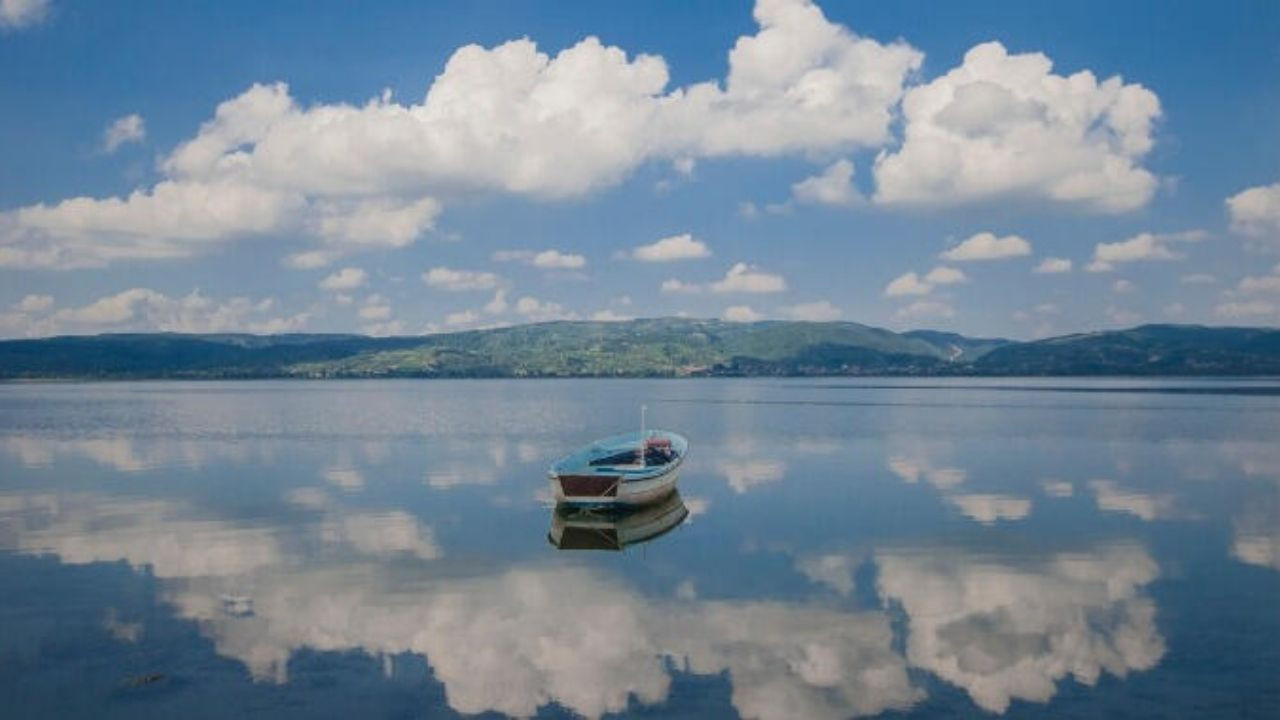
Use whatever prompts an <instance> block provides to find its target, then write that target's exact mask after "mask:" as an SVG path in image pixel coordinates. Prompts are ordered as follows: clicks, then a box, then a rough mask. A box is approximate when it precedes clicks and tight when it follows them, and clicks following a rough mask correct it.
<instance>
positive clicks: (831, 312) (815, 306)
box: [783, 300, 844, 322]
mask: <svg viewBox="0 0 1280 720" xmlns="http://www.w3.org/2000/svg"><path fill="white" fill-rule="evenodd" d="M783 312H784V313H785V314H786V315H787V317H790V318H791V319H792V320H804V321H808V322H832V321H834V320H839V319H840V317H841V316H842V315H844V312H843V311H842V310H841V309H840V308H838V307H836V306H835V305H832V304H831V302H830V301H829V300H818V301H816V302H811V303H800V304H798V305H792V306H790V307H787V308H784V309H783Z"/></svg>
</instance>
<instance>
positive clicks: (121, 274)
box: [0, 0, 1280, 338]
mask: <svg viewBox="0 0 1280 720" xmlns="http://www.w3.org/2000/svg"><path fill="white" fill-rule="evenodd" d="M1278 38H1280V3H1276V2H1273V1H1271V0H1229V1H1227V2H1219V3H1189V2H1188V3H1167V2H1126V3H1112V2H1094V1H1091V0H1082V1H1081V2H1072V3H1050V2H1025V1H1011V2H1004V1H1000V2H973V3H938V2H915V1H911V0H907V1H904V2H894V3H870V2H835V1H834V0H827V2H823V3H819V4H814V3H810V2H806V1H805V0H759V2H756V3H750V2H723V1H716V2H702V1H697V2H682V3H649V2H629V3H624V2H616V3H596V2H577V1H569V2H554V3H552V2H530V1H526V0H509V1H503V2H488V1H479V2H465V3H464V2H458V3H420V2H377V3H349V2H338V1H336V0H335V1H327V0H317V1H315V2H302V1H301V0H298V1H289V2H278V3H255V2H190V3H164V2H132V3H121V4H117V3H101V2H75V1H73V0H0V78H3V80H2V81H0V108H2V109H3V110H2V112H0V137H3V139H4V142H3V143H0V337H41V336H48V335H57V334H82V333H98V332H132V331H160V330H163V331H174V332H254V333H272V332H360V333H367V334H373V335H388V334H397V335H398V334H421V333H434V332H449V331H455V330H466V329H474V328H484V327H493V326H502V325H510V324H516V323H525V322H539V321H546V320H555V319H579V320H590V319H595V320H622V319H627V318H633V317H658V316H675V315H682V316H689V317H702V318H723V319H726V320H731V321H752V320H758V319H798V320H821V321H826V320H849V321H855V322H861V323H866V324H870V325H876V326H882V327H889V328H893V329H898V330H902V329H914V328H935V329H941V330H950V331H956V332H961V333H965V334H968V335H980V336H1004V337H1011V338H1036V337H1045V336H1052V335H1057V334H1064V333H1068V332H1080V331H1092V330H1100V329H1107V328H1118V327H1128V326H1133V325H1138V324H1143V323H1165V322H1177V323H1203V324H1213V325H1265V326H1277V325H1280V39H1278Z"/></svg>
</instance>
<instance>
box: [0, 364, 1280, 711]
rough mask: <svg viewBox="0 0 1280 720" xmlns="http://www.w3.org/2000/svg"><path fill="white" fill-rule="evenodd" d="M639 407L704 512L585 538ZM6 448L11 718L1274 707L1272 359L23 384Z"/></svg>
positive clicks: (1277, 578) (3, 410)
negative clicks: (593, 497) (585, 514)
mask: <svg viewBox="0 0 1280 720" xmlns="http://www.w3.org/2000/svg"><path fill="white" fill-rule="evenodd" d="M642 403H643V404H646V405H647V406H648V417H649V423H650V425H651V426H655V427H662V428H667V429H671V430H675V431H677V432H680V433H682V434H684V435H686V436H687V437H688V438H689V440H690V443H691V451H690V454H689V456H688V459H687V462H686V463H685V465H684V468H683V473H682V477H681V480H680V500H679V502H680V503H682V504H683V506H684V510H685V511H687V515H686V513H685V512H681V513H678V514H676V515H672V517H675V518H676V519H679V518H680V517H683V521H682V522H680V523H679V524H678V525H675V526H674V527H670V528H665V527H661V525H662V523H659V524H658V526H657V527H654V528H649V529H648V530H644V529H641V530H637V528H636V527H627V526H624V524H620V521H616V520H613V521H610V520H609V519H607V518H606V519H605V521H604V522H603V523H597V524H596V525H590V523H588V524H587V525H585V526H583V527H578V528H577V532H578V537H585V538H597V539H599V540H600V542H599V543H598V545H599V546H601V547H606V548H607V547H614V548H617V547H619V546H622V547H621V550H616V549H615V550H609V549H601V550H590V549H578V550H562V549H559V548H557V547H556V545H554V544H553V543H552V542H550V541H549V533H551V531H552V530H553V529H555V524H556V523H557V522H559V523H561V527H560V528H559V530H558V532H559V531H563V530H564V529H565V528H564V523H565V520H564V519H563V518H560V519H557V516H556V514H555V513H554V512H553V509H552V508H551V506H550V505H549V502H548V501H549V497H550V494H549V492H548V488H547V482H546V468H547V466H548V465H549V464H550V463H551V462H552V461H553V460H554V459H556V458H557V457H558V456H560V455H563V454H565V453H568V452H570V451H571V450H573V449H575V448H577V447H579V446H581V445H583V444H585V443H587V442H589V441H591V440H592V439H594V438H596V437H600V436H604V435H609V434H613V433H615V432H621V431H626V430H630V429H632V428H634V427H635V426H637V425H638V424H639V407H640V405H641V404H642ZM0 472H2V474H0V708H3V713H2V714H3V715H4V716H5V717H15V718H17V717H22V718H46V717H48V718H71V717H88V716H93V717H125V716H127V717H164V718H170V717H183V718H191V717H221V716H243V715H259V716H269V717H294V716H297V717H318V716H327V717H343V718H346V717H423V716H427V717H443V716H451V715H456V714H475V713H489V714H491V715H513V716H545V717H566V716H577V715H584V716H588V717H597V716H602V715H615V714H616V715H627V716H631V715H636V716H650V717H652V716H661V717H735V716H742V717H753V718H847V717H867V716H878V715H882V714H883V715H889V716H892V717H916V716H920V717H938V716H949V717H962V716H963V717H971V716H976V715H990V716H1003V717H1025V716H1035V717H1042V716H1054V717H1117V716H1141V717H1147V716H1166V717H1167V716H1197V717H1275V716H1276V713H1277V710H1278V708H1280V381H1265V380H1259V381H1231V380H1145V379H1144V380H1137V379H1107V380H1074V379H1073V380H1064V379H1039V380H1025V379H1013V380H973V379H957V380H937V379H929V380H899V379H826V380H782V379H779V380H728V379H725V380H564V381H557V380H523V381H407V380H406V381H398V380H397V381H392V380H386V381H352V382H324V381H318V382H267V381H262V382H210V383H185V382H146V383H101V384H93V383H87V384H85V383H74V384H72V383H68V384H10V385H0ZM610 522H612V523H613V525H612V526H611V525H610ZM649 535H656V537H652V538H648V536H649ZM646 538H648V539H647V541H645V540H646ZM587 544H590V543H587Z"/></svg>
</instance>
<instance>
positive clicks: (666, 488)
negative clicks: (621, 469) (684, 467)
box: [550, 463, 680, 507]
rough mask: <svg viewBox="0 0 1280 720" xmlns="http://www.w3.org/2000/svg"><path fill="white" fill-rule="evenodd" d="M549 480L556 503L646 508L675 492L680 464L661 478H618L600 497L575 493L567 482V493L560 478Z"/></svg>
mask: <svg viewBox="0 0 1280 720" xmlns="http://www.w3.org/2000/svg"><path fill="white" fill-rule="evenodd" d="M550 478H551V492H552V494H553V495H554V496H555V499H556V502H557V503H568V504H570V505H592V506H598V507H609V506H618V507H632V506H636V505H648V504H650V503H654V502H657V501H659V500H661V499H663V498H665V497H667V496H668V495H670V494H671V493H672V492H673V491H674V490H675V489H676V483H677V482H678V481H679V479H680V463H675V464H673V465H672V467H671V469H669V470H667V471H666V472H664V473H662V474H661V475H655V476H654V477H650V478H645V479H643V480H628V479H626V477H625V476H621V477H619V478H618V479H617V481H616V482H612V481H610V482H609V483H608V484H609V485H612V486H614V487H612V489H611V490H608V489H607V490H606V491H605V492H604V493H602V494H590V495H582V494H574V492H573V490H572V486H573V484H572V483H568V484H569V485H570V490H568V491H566V488H565V485H566V483H564V482H562V481H561V477H560V475H558V474H556V473H551V475H550Z"/></svg>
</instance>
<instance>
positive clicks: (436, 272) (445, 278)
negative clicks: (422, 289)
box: [422, 267, 502, 292]
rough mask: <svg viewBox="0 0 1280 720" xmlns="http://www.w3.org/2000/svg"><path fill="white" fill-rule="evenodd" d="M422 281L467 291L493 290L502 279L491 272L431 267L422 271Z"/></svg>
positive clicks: (451, 289)
mask: <svg viewBox="0 0 1280 720" xmlns="http://www.w3.org/2000/svg"><path fill="white" fill-rule="evenodd" d="M422 281H423V282H424V283H426V284H427V285H428V286H430V287H433V288H440V289H441V290H448V291H449V292H467V291H469V290H493V289H494V288H496V287H498V284H499V283H500V282H501V281H502V279H501V278H499V277H498V276H497V275H495V274H494V273H491V272H484V271H479V270H454V269H452V268H447V267H433V268H431V269H430V270H427V271H426V272H424V273H422Z"/></svg>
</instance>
